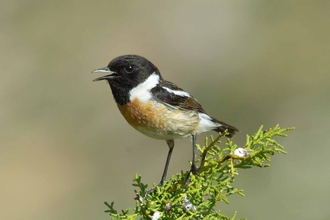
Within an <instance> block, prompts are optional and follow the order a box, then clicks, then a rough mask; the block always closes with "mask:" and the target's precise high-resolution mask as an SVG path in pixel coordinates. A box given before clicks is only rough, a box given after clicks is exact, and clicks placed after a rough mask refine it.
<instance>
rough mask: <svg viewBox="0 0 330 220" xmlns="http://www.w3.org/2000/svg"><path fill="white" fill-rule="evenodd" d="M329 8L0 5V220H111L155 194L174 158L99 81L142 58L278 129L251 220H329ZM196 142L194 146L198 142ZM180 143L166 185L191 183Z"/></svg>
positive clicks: (256, 122)
mask: <svg viewBox="0 0 330 220" xmlns="http://www.w3.org/2000/svg"><path fill="white" fill-rule="evenodd" d="M329 12H330V2H329V1H262V0H255V1H105V0H103V1H77V0H73V1H61V0H57V1H54V0H52V1H41V0H31V1H23V0H17V1H2V2H1V8H0V17H1V20H0V24H1V26H0V27H1V32H0V46H1V51H0V59H1V72H2V74H1V80H0V90H1V93H0V101H1V108H0V117H1V123H0V131H1V132H0V150H1V153H0V195H1V196H0V207H1V208H0V210H1V211H0V219H6V220H13V219H33V220H39V219H40V220H41V219H47V220H57V219H109V217H108V216H107V215H106V214H105V213H104V210H105V209H106V207H105V205H104V204H103V202H104V201H108V202H111V201H115V207H117V208H118V209H122V208H126V207H129V206H134V204H135V202H134V200H133V198H134V192H133V187H132V186H131V183H132V179H133V176H134V174H136V173H138V174H141V175H142V177H143V179H144V181H145V182H146V183H148V184H152V183H154V182H158V181H159V178H160V175H161V172H162V169H163V166H164V162H165V157H166V153H167V146H166V143H165V142H164V141H158V140H153V139H150V138H148V137H146V136H143V135H142V134H140V133H138V132H137V131H135V130H134V129H132V128H131V127H130V126H129V125H128V124H127V123H126V122H125V120H124V119H123V118H122V116H121V115H120V113H119V111H118V110H117V107H116V104H115V102H114V101H113V99H112V94H111V92H110V89H109V86H108V85H107V83H106V82H98V83H93V82H92V80H93V79H95V78H97V77H99V76H100V75H99V74H95V75H91V74H90V72H91V71H92V70H94V69H96V68H99V67H103V66H106V65H107V64H108V62H109V61H110V60H111V59H113V58H114V57H116V56H119V55H123V54H139V55H142V56H145V57H147V58H148V59H150V60H151V61H152V62H153V63H154V64H155V65H156V66H157V67H158V68H159V69H160V71H161V73H162V75H163V77H164V78H165V79H168V80H170V81H173V82H175V83H177V84H179V85H180V86H181V87H182V88H184V89H185V90H186V91H188V92H190V93H191V94H193V95H194V96H195V97H196V98H197V99H198V100H199V101H200V103H202V104H203V106H204V108H205V109H206V110H207V111H208V113H210V114H211V115H212V116H214V117H216V118H218V119H220V120H223V121H225V122H228V123H229V124H232V125H234V126H237V127H238V128H239V129H240V130H241V132H240V133H239V134H238V135H237V136H235V138H234V141H235V142H237V143H238V144H239V145H243V144H244V141H245V134H252V133H254V132H255V131H256V130H257V129H258V127H259V126H260V125H261V124H263V125H264V126H265V128H269V127H272V126H274V125H275V124H277V123H278V124H280V125H281V127H289V126H295V127H296V130H295V131H292V132H289V137H288V138H280V139H278V141H279V142H280V143H281V144H283V145H284V146H285V147H286V150H287V151H288V154H287V155H279V156H275V157H274V159H273V161H272V165H271V167H270V168H267V169H258V168H255V169H252V170H246V171H242V172H241V173H240V175H239V176H238V177H237V181H236V182H235V186H237V187H240V188H243V189H244V190H245V195H246V197H245V198H243V197H239V196H233V197H230V198H229V199H230V205H226V204H221V205H220V206H219V208H220V209H221V210H223V212H224V213H225V214H228V215H232V213H233V212H234V211H235V210H238V211H239V212H238V217H247V218H248V219H269V220H271V219H274V220H275V219H302V220H304V219H330V210H329V208H328V205H329V196H330V193H329V183H330V172H329V170H330V169H329V168H327V166H328V165H329V162H328V160H329V154H330V147H329V144H330V139H329V136H328V134H327V133H328V132H329V130H330V111H329V107H330V100H329V95H330V62H329V60H330V28H329V27H330V13H329ZM203 137H204V136H203V135H201V136H199V138H198V140H199V143H201V142H202V140H203ZM190 155H191V148H190V140H189V139H183V140H178V141H176V148H175V150H174V155H173V157H172V161H171V165H170V169H169V175H173V174H175V173H176V172H179V171H180V170H181V169H184V170H186V169H189V164H188V161H189V160H190Z"/></svg>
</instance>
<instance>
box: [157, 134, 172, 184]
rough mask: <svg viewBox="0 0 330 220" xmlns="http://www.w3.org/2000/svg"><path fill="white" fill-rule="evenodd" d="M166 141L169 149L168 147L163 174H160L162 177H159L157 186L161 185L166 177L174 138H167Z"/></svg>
mask: <svg viewBox="0 0 330 220" xmlns="http://www.w3.org/2000/svg"><path fill="white" fill-rule="evenodd" d="M166 143H167V146H168V148H169V149H168V153H167V158H166V163H165V167H164V171H163V175H162V178H161V179H160V182H159V184H158V185H159V186H161V185H163V183H164V181H165V179H166V174H167V169H168V165H169V164H170V160H171V156H172V152H173V149H174V140H167V141H166Z"/></svg>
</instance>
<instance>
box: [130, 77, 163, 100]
mask: <svg viewBox="0 0 330 220" xmlns="http://www.w3.org/2000/svg"><path fill="white" fill-rule="evenodd" d="M157 84H159V75H158V74H156V73H152V74H151V75H150V76H149V77H148V79H146V81H144V82H143V83H141V84H139V85H138V86H136V87H135V88H133V89H132V90H131V91H130V93H129V95H130V96H129V99H130V101H133V100H134V99H135V98H138V99H139V101H140V102H142V103H145V102H147V101H149V100H150V99H151V97H152V95H151V92H150V90H151V89H152V88H154V87H155V86H156V85H157Z"/></svg>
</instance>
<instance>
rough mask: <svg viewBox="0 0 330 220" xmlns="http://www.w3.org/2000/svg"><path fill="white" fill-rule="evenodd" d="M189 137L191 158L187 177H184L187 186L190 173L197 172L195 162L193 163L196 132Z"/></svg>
mask: <svg viewBox="0 0 330 220" xmlns="http://www.w3.org/2000/svg"><path fill="white" fill-rule="evenodd" d="M191 139H192V160H191V167H190V171H189V173H188V176H187V179H186V183H185V186H187V185H188V184H189V182H190V174H191V173H193V174H198V173H197V167H196V164H195V151H196V134H192V135H191Z"/></svg>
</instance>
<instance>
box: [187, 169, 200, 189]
mask: <svg viewBox="0 0 330 220" xmlns="http://www.w3.org/2000/svg"><path fill="white" fill-rule="evenodd" d="M191 174H194V175H197V176H199V173H198V169H197V167H196V165H195V164H192V165H191V168H190V171H189V173H188V176H187V179H186V182H185V184H184V186H185V187H187V186H188V184H189V183H190V175H191Z"/></svg>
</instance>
